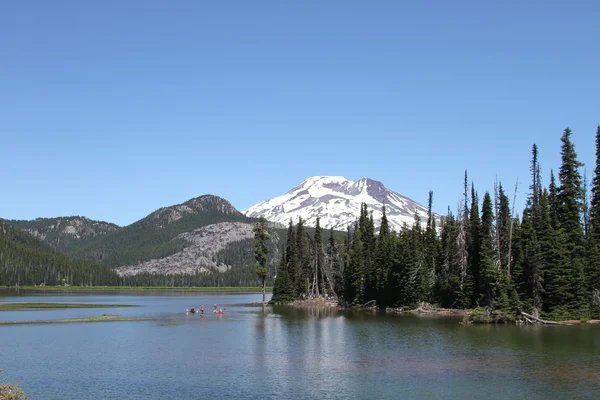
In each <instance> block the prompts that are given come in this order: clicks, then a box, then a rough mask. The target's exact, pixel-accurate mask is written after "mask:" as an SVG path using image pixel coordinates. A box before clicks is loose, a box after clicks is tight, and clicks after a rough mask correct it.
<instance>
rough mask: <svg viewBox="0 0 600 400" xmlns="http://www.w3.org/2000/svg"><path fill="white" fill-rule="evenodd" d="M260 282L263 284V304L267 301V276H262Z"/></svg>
mask: <svg viewBox="0 0 600 400" xmlns="http://www.w3.org/2000/svg"><path fill="white" fill-rule="evenodd" d="M262 281H263V282H262V284H263V301H262V302H263V304H265V303H266V302H267V277H266V276H263V278H262Z"/></svg>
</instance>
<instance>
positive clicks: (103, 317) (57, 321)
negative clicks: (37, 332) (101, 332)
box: [0, 314, 153, 326]
mask: <svg viewBox="0 0 600 400" xmlns="http://www.w3.org/2000/svg"><path fill="white" fill-rule="evenodd" d="M152 319H153V318H131V317H123V316H121V315H111V314H102V315H96V316H91V317H83V318H67V319H45V320H44V319H41V320H34V321H0V326H1V325H37V324H70V323H75V322H114V321H151V320H152Z"/></svg>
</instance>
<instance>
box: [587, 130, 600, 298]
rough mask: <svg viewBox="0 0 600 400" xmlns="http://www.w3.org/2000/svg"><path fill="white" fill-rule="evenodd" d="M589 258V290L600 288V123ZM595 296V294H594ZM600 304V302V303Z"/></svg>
mask: <svg viewBox="0 0 600 400" xmlns="http://www.w3.org/2000/svg"><path fill="white" fill-rule="evenodd" d="M591 192H592V196H591V197H592V198H591V203H590V233H589V245H588V260H587V273H586V275H587V281H588V290H589V291H590V292H591V293H593V291H594V290H600V125H598V129H597V130H596V165H595V168H594V177H593V178H592V190H591ZM592 297H593V296H592ZM599 305H600V304H599Z"/></svg>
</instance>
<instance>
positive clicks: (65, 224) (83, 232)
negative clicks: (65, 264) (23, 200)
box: [7, 216, 119, 253]
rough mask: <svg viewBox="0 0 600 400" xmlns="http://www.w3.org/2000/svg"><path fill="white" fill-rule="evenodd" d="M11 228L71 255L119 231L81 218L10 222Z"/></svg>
mask: <svg viewBox="0 0 600 400" xmlns="http://www.w3.org/2000/svg"><path fill="white" fill-rule="evenodd" d="M7 222H8V223H9V224H10V225H11V226H13V227H16V228H19V229H21V230H23V231H25V232H27V233H29V234H31V235H33V236H35V237H36V238H38V239H40V240H41V241H43V242H45V243H47V244H48V245H50V246H52V247H53V248H55V249H56V250H59V251H62V252H66V253H70V252H71V251H72V250H73V249H75V248H76V247H79V246H81V245H83V244H85V243H86V242H87V241H89V240H91V239H93V238H95V237H98V236H104V235H107V234H109V233H111V232H114V231H116V230H117V229H119V226H118V225H115V224H112V223H110V222H104V221H94V220H92V219H89V218H86V217H80V216H72V217H58V218H37V219H34V220H32V221H25V220H10V221H7Z"/></svg>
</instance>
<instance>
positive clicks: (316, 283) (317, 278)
mask: <svg viewBox="0 0 600 400" xmlns="http://www.w3.org/2000/svg"><path fill="white" fill-rule="evenodd" d="M323 258H324V251H323V229H322V228H321V222H320V218H319V217H317V224H316V227H315V237H314V257H313V260H314V268H313V280H312V288H311V295H312V296H313V297H317V298H318V297H320V296H321V295H322V294H323V295H324V294H325V274H324V268H323Z"/></svg>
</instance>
